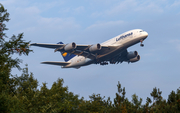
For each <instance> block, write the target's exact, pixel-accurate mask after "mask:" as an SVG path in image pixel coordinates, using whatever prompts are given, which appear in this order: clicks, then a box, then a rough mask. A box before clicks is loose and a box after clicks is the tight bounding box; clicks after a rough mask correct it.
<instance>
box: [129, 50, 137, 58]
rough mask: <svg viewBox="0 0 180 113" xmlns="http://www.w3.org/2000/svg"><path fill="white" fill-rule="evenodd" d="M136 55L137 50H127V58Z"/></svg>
mask: <svg viewBox="0 0 180 113" xmlns="http://www.w3.org/2000/svg"><path fill="white" fill-rule="evenodd" d="M137 55H138V52H137V51H130V52H128V54H127V58H128V59H133V58H135V57H136V56H137Z"/></svg>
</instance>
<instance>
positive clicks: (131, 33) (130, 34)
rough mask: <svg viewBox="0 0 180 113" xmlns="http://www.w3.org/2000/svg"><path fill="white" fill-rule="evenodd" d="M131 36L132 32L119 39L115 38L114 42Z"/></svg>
mask: <svg viewBox="0 0 180 113" xmlns="http://www.w3.org/2000/svg"><path fill="white" fill-rule="evenodd" d="M131 35H133V32H131V33H128V34H126V35H123V36H120V37H119V38H116V41H119V40H120V39H123V38H126V37H127V36H131Z"/></svg>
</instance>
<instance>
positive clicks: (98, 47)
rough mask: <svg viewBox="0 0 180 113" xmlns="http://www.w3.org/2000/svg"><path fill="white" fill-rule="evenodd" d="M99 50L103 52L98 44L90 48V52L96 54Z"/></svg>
mask: <svg viewBox="0 0 180 113" xmlns="http://www.w3.org/2000/svg"><path fill="white" fill-rule="evenodd" d="M97 50H101V45H100V44H99V43H98V44H94V45H92V46H91V47H90V48H89V51H90V52H94V51H97Z"/></svg>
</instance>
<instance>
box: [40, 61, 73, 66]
mask: <svg viewBox="0 0 180 113" xmlns="http://www.w3.org/2000/svg"><path fill="white" fill-rule="evenodd" d="M41 64H51V65H58V66H66V65H68V64H70V62H56V61H47V62H41Z"/></svg>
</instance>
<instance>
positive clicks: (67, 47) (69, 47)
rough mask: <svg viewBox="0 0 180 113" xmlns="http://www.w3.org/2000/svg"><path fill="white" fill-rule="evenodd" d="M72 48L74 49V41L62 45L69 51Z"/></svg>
mask: <svg viewBox="0 0 180 113" xmlns="http://www.w3.org/2000/svg"><path fill="white" fill-rule="evenodd" d="M73 49H76V43H74V42H72V43H69V44H67V45H66V46H65V47H64V50H65V51H70V50H73Z"/></svg>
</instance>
